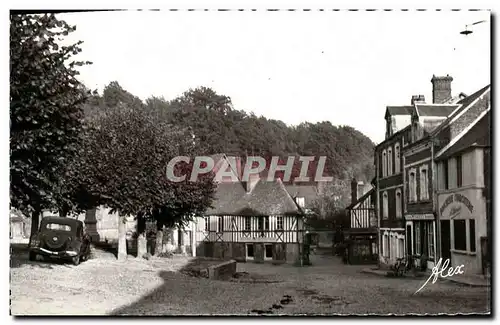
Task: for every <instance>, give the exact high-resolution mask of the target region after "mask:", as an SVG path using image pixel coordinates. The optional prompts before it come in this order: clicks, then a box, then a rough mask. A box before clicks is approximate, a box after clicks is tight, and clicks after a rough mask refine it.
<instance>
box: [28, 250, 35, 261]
mask: <svg viewBox="0 0 500 325" xmlns="http://www.w3.org/2000/svg"><path fill="white" fill-rule="evenodd" d="M29 259H30V261H36V253H35V252H30V253H29Z"/></svg>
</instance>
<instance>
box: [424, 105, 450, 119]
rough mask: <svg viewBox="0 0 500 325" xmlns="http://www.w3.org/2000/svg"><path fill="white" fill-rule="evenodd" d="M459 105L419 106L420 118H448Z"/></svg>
mask: <svg viewBox="0 0 500 325" xmlns="http://www.w3.org/2000/svg"><path fill="white" fill-rule="evenodd" d="M458 106H459V105H432V104H417V105H416V107H417V111H418V115H420V116H440V117H447V116H449V115H450V114H451V113H452V112H453V111H454V110H455V109H457V108H458Z"/></svg>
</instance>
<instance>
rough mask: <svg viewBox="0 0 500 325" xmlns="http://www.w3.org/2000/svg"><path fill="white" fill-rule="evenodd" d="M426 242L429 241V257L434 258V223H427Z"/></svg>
mask: <svg viewBox="0 0 500 325" xmlns="http://www.w3.org/2000/svg"><path fill="white" fill-rule="evenodd" d="M427 242H428V243H429V252H428V255H429V258H434V223H432V222H428V223H427Z"/></svg>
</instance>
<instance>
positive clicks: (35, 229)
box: [30, 209, 40, 241]
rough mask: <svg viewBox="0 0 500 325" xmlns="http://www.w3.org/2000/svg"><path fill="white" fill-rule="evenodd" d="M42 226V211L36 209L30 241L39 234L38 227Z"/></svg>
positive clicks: (33, 215) (32, 218) (32, 217)
mask: <svg viewBox="0 0 500 325" xmlns="http://www.w3.org/2000/svg"><path fill="white" fill-rule="evenodd" d="M39 225H40V209H36V210H35V211H34V212H33V214H32V215H31V233H30V241H31V238H32V237H33V236H34V235H36V234H37V232H38V226H39Z"/></svg>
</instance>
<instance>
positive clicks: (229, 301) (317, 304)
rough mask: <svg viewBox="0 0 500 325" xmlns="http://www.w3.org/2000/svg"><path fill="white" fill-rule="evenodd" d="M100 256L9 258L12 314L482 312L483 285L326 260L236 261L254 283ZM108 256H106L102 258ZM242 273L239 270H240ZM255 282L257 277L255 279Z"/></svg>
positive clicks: (164, 262)
mask: <svg viewBox="0 0 500 325" xmlns="http://www.w3.org/2000/svg"><path fill="white" fill-rule="evenodd" d="M106 257H107V256H106V255H105V254H103V255H102V256H101V255H99V257H98V258H96V259H92V260H89V261H87V262H83V263H82V264H80V265H79V266H73V265H69V264H62V263H45V262H29V261H27V255H23V254H13V255H12V260H11V272H10V274H11V313H12V314H13V315H106V314H108V315H109V314H112V315H175V314H190V315H193V314H195V315H199V314H204V315H206V314H225V315H228V314H233V315H234V314H238V315H241V314H248V315H258V314H265V315H280V314H300V315H303V314H384V315H385V314H408V313H414V314H438V313H447V314H450V313H451V314H457V313H486V312H489V310H490V307H489V306H490V300H489V299H490V292H489V290H490V289H489V288H484V287H482V288H476V287H465V286H460V285H457V284H453V283H448V282H444V281H438V282H436V283H434V284H433V283H428V284H427V286H426V287H425V288H424V289H423V290H422V291H421V292H419V293H418V294H416V295H415V294H414V292H415V291H416V290H417V289H418V288H419V287H420V286H421V285H422V284H423V283H424V282H425V281H426V280H427V279H398V278H385V277H380V276H376V275H370V274H364V273H360V270H361V269H362V268H364V267H363V266H347V265H344V264H342V263H341V262H340V261H339V260H338V259H337V258H335V257H332V256H319V255H314V256H312V257H311V260H312V262H313V264H314V265H313V266H309V267H303V268H300V267H294V266H290V265H280V266H276V265H271V264H254V263H239V264H238V272H242V273H241V274H243V275H246V276H248V275H250V276H251V278H252V279H255V281H214V280H209V279H205V278H196V277H190V276H187V275H185V274H182V273H181V272H180V271H181V270H183V269H185V268H186V267H187V265H189V264H190V263H193V262H192V259H189V258H172V259H158V258H152V259H150V260H143V259H136V258H129V259H128V260H127V261H126V262H118V261H116V260H115V259H114V258H113V257H110V258H106ZM108 257H109V256H108ZM245 272H246V273H245ZM259 279H265V280H264V281H259Z"/></svg>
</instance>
